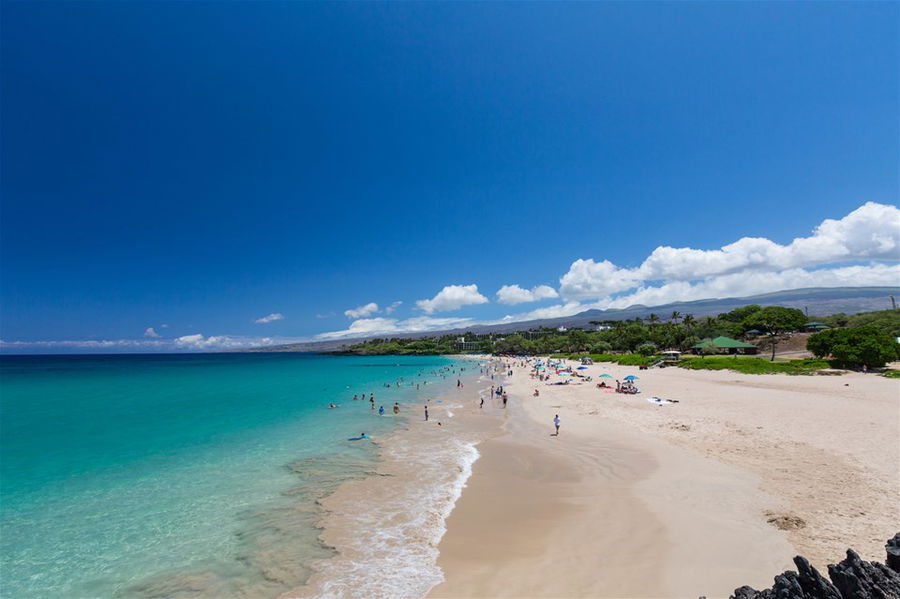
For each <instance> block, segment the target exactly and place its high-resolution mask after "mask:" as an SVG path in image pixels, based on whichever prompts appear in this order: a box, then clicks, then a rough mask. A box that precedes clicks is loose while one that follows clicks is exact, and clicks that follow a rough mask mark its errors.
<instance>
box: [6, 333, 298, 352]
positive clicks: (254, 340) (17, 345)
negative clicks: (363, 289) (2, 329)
mask: <svg viewBox="0 0 900 599" xmlns="http://www.w3.org/2000/svg"><path fill="white" fill-rule="evenodd" d="M308 341H309V339H303V338H287V337H241V336H231V335H211V336H209V337H207V336H205V335H201V334H199V333H198V334H194V335H183V336H181V337H176V338H175V339H161V338H144V339H76V340H52V341H4V340H0V351H12V352H26V353H28V352H45V351H51V350H52V351H62V352H70V351H71V352H82V351H96V352H110V353H116V352H123V353H127V352H171V351H216V350H227V349H244V348H248V347H261V346H269V345H282V344H288V343H300V342H308Z"/></svg>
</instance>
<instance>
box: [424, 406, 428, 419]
mask: <svg viewBox="0 0 900 599" xmlns="http://www.w3.org/2000/svg"><path fill="white" fill-rule="evenodd" d="M425 422H428V406H425Z"/></svg>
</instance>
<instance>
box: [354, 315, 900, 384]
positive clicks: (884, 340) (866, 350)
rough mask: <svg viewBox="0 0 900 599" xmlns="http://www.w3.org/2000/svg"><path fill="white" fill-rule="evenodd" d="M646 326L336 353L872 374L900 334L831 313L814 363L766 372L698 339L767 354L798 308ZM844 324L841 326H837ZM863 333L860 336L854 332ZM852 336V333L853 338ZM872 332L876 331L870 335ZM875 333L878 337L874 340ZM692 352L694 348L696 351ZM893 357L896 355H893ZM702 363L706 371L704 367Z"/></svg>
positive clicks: (378, 343)
mask: <svg viewBox="0 0 900 599" xmlns="http://www.w3.org/2000/svg"><path fill="white" fill-rule="evenodd" d="M654 316H655V318H650V317H648V318H647V319H646V320H643V319H640V318H635V319H631V320H621V321H617V320H602V321H595V322H592V323H591V324H592V326H591V327H588V328H583V329H578V328H570V329H568V330H565V329H563V330H559V329H556V328H549V327H544V328H537V329H531V330H522V331H517V332H497V333H487V334H476V333H474V332H471V331H470V332H466V333H463V334H460V333H455V334H445V335H440V336H432V337H419V338H399V337H398V338H382V339H370V340H367V341H363V342H360V343H356V344H354V345H351V346H349V347H345V348H343V349H342V351H341V352H338V353H350V354H363V355H385V354H396V355H434V354H460V353H485V354H506V355H541V356H552V357H555V358H560V359H563V358H581V357H590V358H591V359H592V360H594V361H595V362H615V363H618V364H622V365H626V366H644V365H652V364H655V363H656V362H658V361H659V360H660V358H659V356H658V354H659V353H660V352H662V351H665V350H672V349H674V350H680V351H682V352H689V351H693V352H694V353H696V354H697V355H698V357H696V358H692V357H690V356H686V357H685V358H684V359H683V360H682V366H684V367H685V368H694V369H698V368H709V369H720V368H730V369H734V370H739V371H740V372H748V373H754V372H760V373H770V372H796V373H801V372H808V371H810V370H811V369H814V368H816V367H819V368H827V367H828V366H829V364H828V363H827V362H825V361H824V359H832V360H833V364H834V365H835V366H837V367H857V366H860V365H862V364H866V365H867V366H868V367H870V368H877V367H880V366H883V365H884V363H885V362H886V361H887V362H890V361H892V360H894V359H897V358H898V357H900V355H898V354H897V353H896V352H897V351H898V348H900V346H898V344H897V343H896V341H894V340H895V339H896V337H897V336H900V311H898V310H882V311H878V312H868V313H863V314H855V315H846V314H844V315H841V314H837V315H834V316H832V317H816V318H817V319H818V320H819V321H821V322H825V323H826V324H827V325H828V326H831V327H833V328H831V329H828V330H826V331H822V332H820V333H815V334H813V335H812V336H811V337H810V340H812V339H816V341H811V345H807V347H808V349H809V351H810V352H812V353H813V354H814V355H815V356H816V357H817V358H818V359H817V360H813V361H806V362H804V361H796V360H792V361H790V362H787V361H783V360H782V361H779V360H778V359H777V356H774V357H775V359H772V358H773V356H769V357H768V359H767V360H766V359H763V361H768V362H770V363H772V364H773V366H772V367H771V368H763V367H761V366H759V362H758V360H760V359H761V358H756V360H757V361H756V362H753V361H751V362H747V361H746V359H745V358H743V357H738V358H735V357H722V356H717V355H714V354H716V353H717V351H718V348H713V347H712V344H708V346H706V347H704V345H703V343H702V341H701V340H703V339H715V338H717V337H722V336H724V337H730V338H734V339H743V340H744V341H746V342H750V343H753V344H755V345H757V346H758V347H760V346H761V347H765V348H766V349H769V348H771V349H772V351H773V352H775V349H776V348H775V346H776V345H777V344H778V343H780V342H781V340H783V339H785V338H788V337H789V336H791V335H792V334H793V332H794V331H799V330H801V329H803V327H804V325H805V324H806V323H807V321H808V317H807V316H806V315H805V314H803V312H801V311H800V310H796V309H793V308H783V307H779V306H770V307H765V308H763V307H761V306H757V305H749V306H742V307H740V308H736V309H734V310H731V311H730V312H725V313H722V314H719V315H717V316H703V317H699V318H694V317H693V316H692V315H690V314H681V313H678V314H676V315H674V316H675V317H674V318H672V316H670V315H667V318H665V319H664V318H662V317H660V316H657V315H654ZM842 325H844V326H842ZM860 329H862V330H860ZM851 331H856V332H851ZM873 331H874V332H873ZM876 332H877V333H880V334H876ZM695 346H696V347H695ZM891 352H894V353H891ZM704 362H706V363H707V364H708V366H703V365H702V364H703V363H704Z"/></svg>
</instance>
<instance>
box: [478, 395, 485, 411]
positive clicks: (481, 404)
mask: <svg viewBox="0 0 900 599" xmlns="http://www.w3.org/2000/svg"><path fill="white" fill-rule="evenodd" d="M478 407H479V408H483V407H484V395H482V396H481V403H480V404H478Z"/></svg>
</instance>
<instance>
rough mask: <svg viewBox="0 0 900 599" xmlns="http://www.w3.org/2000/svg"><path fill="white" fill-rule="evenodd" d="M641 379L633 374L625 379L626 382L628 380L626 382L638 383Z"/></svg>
mask: <svg viewBox="0 0 900 599" xmlns="http://www.w3.org/2000/svg"><path fill="white" fill-rule="evenodd" d="M639 378H641V377H638V376H634V375H633V374H629V375H628V376H626V377H625V380H626V381H636V380H638V379H639Z"/></svg>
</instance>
